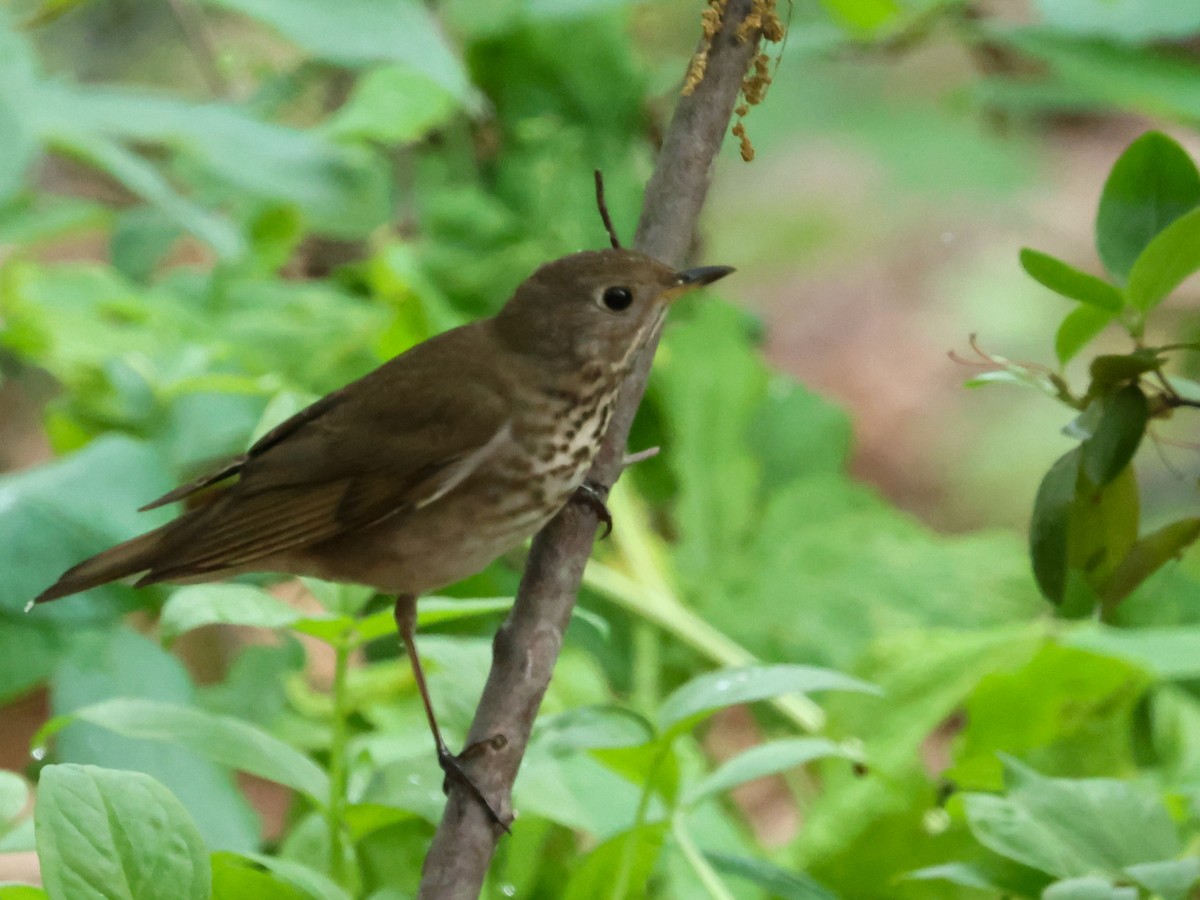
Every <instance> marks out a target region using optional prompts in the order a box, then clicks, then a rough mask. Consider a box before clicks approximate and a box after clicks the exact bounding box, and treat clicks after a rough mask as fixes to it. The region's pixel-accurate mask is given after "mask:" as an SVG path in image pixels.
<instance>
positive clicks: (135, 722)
mask: <svg viewBox="0 0 1200 900" xmlns="http://www.w3.org/2000/svg"><path fill="white" fill-rule="evenodd" d="M70 718H71V719H77V720H82V721H85V722H91V723H93V724H95V725H99V726H100V727H102V728H107V729H109V730H110V731H115V732H116V733H117V734H121V735H124V736H125V737H131V738H139V739H141V740H147V741H165V742H166V743H169V744H176V745H178V746H180V747H186V748H188V749H189V750H191V751H193V752H195V753H198V754H200V755H201V756H204V757H206V758H208V759H211V760H212V761H213V762H217V763H220V764H221V765H226V766H230V767H231V768H234V769H238V770H240V771H243V772H248V773H250V774H251V775H257V776H258V777H259V778H265V779H266V780H268V781H274V782H276V783H278V784H282V785H285V786H287V787H290V788H294V789H295V790H297V791H300V792H301V793H303V794H305V795H306V796H307V797H308V798H309V799H310V800H312V801H313V802H314V803H316V804H318V805H320V804H321V803H324V802H325V801H326V800H327V799H328V797H329V779H328V776H327V775H326V774H325V772H324V771H323V770H322V769H321V768H320V766H318V765H317V764H316V763H314V762H313V761H312V760H311V759H309V758H308V757H307V756H305V755H304V754H303V753H300V752H299V751H298V750H295V749H294V748H292V747H291V746H290V745H288V744H285V743H284V742H283V741H281V740H280V739H279V738H277V737H274V736H273V735H271V734H268V733H267V732H265V731H263V730H262V729H261V728H258V727H257V726H255V725H251V724H250V723H249V722H244V721H241V720H240V719H231V718H229V717H228V716H217V715H213V714H212V713H208V712H204V711H203V710H200V709H195V708H193V707H187V706H177V705H174V704H170V703H159V702H156V701H153V700H139V699H132V698H130V699H126V698H119V697H118V698H115V699H112V700H105V701H103V702H101V703H97V704H95V705H93V706H86V707H84V708H83V709H77V710H75V711H74V712H72V713H71V714H70ZM64 724H65V723H64Z"/></svg>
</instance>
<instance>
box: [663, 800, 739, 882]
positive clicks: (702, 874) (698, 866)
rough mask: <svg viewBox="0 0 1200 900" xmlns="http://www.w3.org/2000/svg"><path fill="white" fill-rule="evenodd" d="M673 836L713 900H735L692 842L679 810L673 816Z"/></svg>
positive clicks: (682, 814) (681, 812)
mask: <svg viewBox="0 0 1200 900" xmlns="http://www.w3.org/2000/svg"><path fill="white" fill-rule="evenodd" d="M671 834H672V835H674V837H675V842H676V843H677V844H679V850H680V852H681V853H683V858H684V859H686V860H687V862H688V865H689V866H691V867H692V871H693V872H695V873H696V877H697V878H699V879H700V883H701V884H702V885H704V889H705V890H706V891H708V896H709V897H711V898H712V900H734V897H733V894H731V893H730V891H729V888H727V887H726V886H725V882H723V881H722V880H721V876H720V875H718V874H717V873H716V870H715V869H713V867H712V866H711V865H709V863H708V860H707V859H705V858H704V854H703V853H702V852H701V851H700V848H699V847H697V846H696V842H695V841H693V840H692V836H691V834H690V833H689V832H688V830H687V823H686V822H684V813H683V811H682V810H681V809H677V810H676V811H675V813H674V814H673V815H672V816H671Z"/></svg>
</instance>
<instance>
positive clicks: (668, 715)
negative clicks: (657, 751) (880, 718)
mask: <svg viewBox="0 0 1200 900" xmlns="http://www.w3.org/2000/svg"><path fill="white" fill-rule="evenodd" d="M813 691H860V692H863V693H868V694H878V693H879V689H878V688H876V687H875V686H873V685H870V684H867V683H866V682H865V681H859V680H858V679H857V678H851V677H850V676H849V675H843V674H842V673H841V672H835V671H833V670H832V669H822V668H818V667H816V666H801V665H758V666H742V667H739V668H732V669H721V670H719V671H717V672H708V673H706V674H704V675H700V676H698V677H696V678H693V679H692V680H691V681H689V682H687V683H685V684H683V685H681V686H680V687H679V688H677V689H676V690H675V691H674V692H673V693H672V694H671V695H670V696H669V697H667V699H666V700H664V701H663V703H662V706H660V707H659V710H658V721H659V725H660V727H661V728H662V729H663V730H664V731H666V732H670V733H676V734H678V733H680V732H683V731H686V730H688V729H690V728H692V727H694V726H695V725H696V724H697V723H699V722H701V721H702V720H703V719H705V718H707V717H708V716H709V715H711V714H712V713H713V712H715V711H716V710H718V709H724V708H725V707H727V706H736V705H738V704H740V703H753V702H754V701H756V700H766V699H768V698H770V697H779V696H781V695H783V694H792V693H810V692H813Z"/></svg>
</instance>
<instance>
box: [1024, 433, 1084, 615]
mask: <svg viewBox="0 0 1200 900" xmlns="http://www.w3.org/2000/svg"><path fill="white" fill-rule="evenodd" d="M1081 455H1082V451H1081V450H1080V449H1079V448H1076V449H1074V450H1071V451H1069V452H1068V453H1064V454H1063V455H1062V456H1060V457H1059V458H1058V459H1057V460H1056V461H1055V463H1054V465H1052V466H1051V467H1050V471H1048V472H1047V473H1046V474H1045V476H1044V477H1043V478H1042V483H1041V484H1040V485H1039V486H1038V491H1037V496H1036V497H1035V498H1034V501H1033V518H1032V520H1031V521H1030V523H1029V555H1030V557H1031V558H1032V560H1033V575H1034V578H1035V579H1037V584H1038V588H1039V589H1040V590H1041V592H1042V595H1043V596H1044V597H1045V598H1046V599H1047V600H1049V601H1050V602H1052V603H1055V604H1059V603H1062V601H1063V596H1064V592H1065V590H1066V584H1067V537H1068V534H1069V523H1070V514H1071V506H1072V504H1074V502H1075V486H1076V483H1077V482H1078V481H1079V462H1080V457H1081Z"/></svg>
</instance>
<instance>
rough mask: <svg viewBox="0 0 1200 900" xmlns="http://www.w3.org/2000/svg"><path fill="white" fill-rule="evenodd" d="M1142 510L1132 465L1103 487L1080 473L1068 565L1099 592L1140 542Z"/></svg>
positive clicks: (1071, 527)
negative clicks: (1139, 524)
mask: <svg viewBox="0 0 1200 900" xmlns="http://www.w3.org/2000/svg"><path fill="white" fill-rule="evenodd" d="M1085 452H1086V444H1085ZM1139 511H1140V505H1139V499H1138V488H1137V479H1136V478H1135V477H1134V474H1133V469H1132V467H1129V466H1126V467H1125V468H1124V469H1122V470H1121V474H1120V475H1118V476H1117V477H1116V478H1114V479H1113V480H1112V481H1110V482H1109V483H1108V484H1106V485H1104V486H1103V487H1096V486H1095V485H1093V484H1091V482H1090V481H1089V480H1088V479H1087V477H1086V476H1084V475H1082V474H1081V475H1080V477H1079V483H1078V484H1077V485H1076V488H1075V502H1074V504H1072V506H1071V512H1070V515H1069V517H1068V522H1069V524H1068V533H1069V535H1070V536H1069V538H1068V550H1067V564H1068V566H1069V567H1070V568H1071V569H1072V570H1073V571H1075V572H1078V573H1079V574H1080V575H1082V576H1083V578H1084V581H1085V582H1086V583H1087V585H1088V587H1089V588H1091V589H1092V590H1093V591H1095V592H1097V593H1099V591H1100V590H1101V588H1102V586H1103V585H1104V584H1105V582H1106V581H1107V579H1108V578H1109V576H1110V575H1111V574H1112V573H1113V571H1114V570H1115V569H1116V568H1117V566H1118V565H1119V564H1120V562H1121V561H1122V560H1123V559H1124V558H1125V555H1126V554H1127V553H1128V552H1129V550H1130V548H1131V547H1133V545H1134V542H1135V541H1137V535H1138V518H1139ZM1092 602H1094V601H1092Z"/></svg>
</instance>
